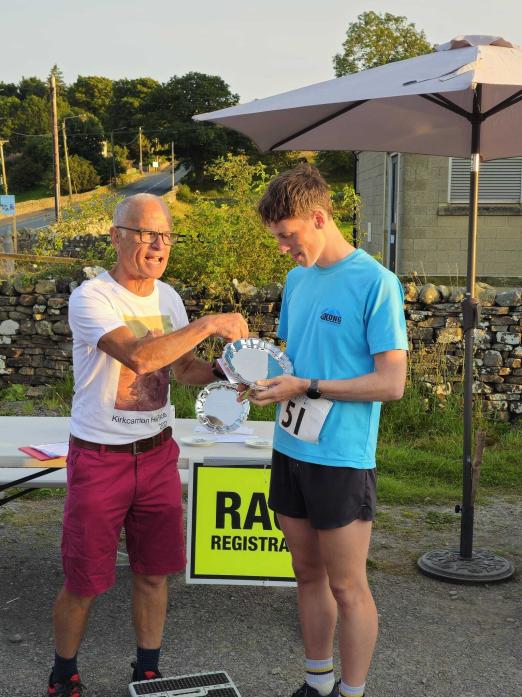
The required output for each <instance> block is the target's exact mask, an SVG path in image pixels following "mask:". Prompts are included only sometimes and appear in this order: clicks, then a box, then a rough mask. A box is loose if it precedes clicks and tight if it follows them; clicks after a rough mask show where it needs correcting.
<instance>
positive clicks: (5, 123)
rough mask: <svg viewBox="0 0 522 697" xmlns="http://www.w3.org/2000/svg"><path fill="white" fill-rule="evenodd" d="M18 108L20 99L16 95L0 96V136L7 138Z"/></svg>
mask: <svg viewBox="0 0 522 697" xmlns="http://www.w3.org/2000/svg"><path fill="white" fill-rule="evenodd" d="M19 108H20V100H19V99H17V98H16V97H12V96H11V97H2V96H0V138H9V136H10V135H11V131H12V130H13V128H14V122H15V117H16V114H17V112H18V109H19Z"/></svg>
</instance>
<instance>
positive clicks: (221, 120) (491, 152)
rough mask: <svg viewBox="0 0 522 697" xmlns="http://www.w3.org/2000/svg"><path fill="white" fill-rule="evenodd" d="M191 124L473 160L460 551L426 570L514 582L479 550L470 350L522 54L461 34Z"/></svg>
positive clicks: (438, 556)
mask: <svg viewBox="0 0 522 697" xmlns="http://www.w3.org/2000/svg"><path fill="white" fill-rule="evenodd" d="M194 118H195V119H196V120H199V121H213V122H214V123H217V124H221V125H223V126H227V127H229V128H233V129H234V130H236V131H239V132H241V133H243V134H244V135H246V136H248V137H250V138H251V139H252V140H253V141H254V142H255V143H256V144H257V145H258V147H259V148H260V149H262V150H268V151H270V150H370V151H383V152H386V151H395V152H408V153H422V154H426V155H446V156H448V157H449V156H456V157H470V156H471V171H470V207H469V226H468V264H467V278H466V294H465V298H464V301H463V303H462V317H463V321H462V324H463V330H464V337H465V351H464V418H463V421H464V443H463V445H464V447H463V487H462V488H463V495H462V505H459V506H458V510H459V511H460V512H461V513H462V518H461V539H460V550H459V552H456V551H455V550H444V551H442V552H440V551H434V552H429V553H427V554H425V555H423V557H421V559H420V560H419V566H420V568H421V570H422V571H424V572H425V573H428V574H430V575H433V576H437V577H438V578H443V579H445V580H459V581H466V580H467V581H472V582H480V583H483V582H485V581H499V580H505V579H507V578H510V577H511V576H512V575H513V573H514V567H513V565H512V564H511V562H508V561H507V560H505V559H503V558H501V557H497V556H496V555H492V554H491V553H490V552H487V551H485V550H480V552H474V551H473V522H474V495H473V463H472V434H473V428H472V426H473V345H474V329H475V328H476V327H477V326H478V323H479V317H480V306H479V303H478V301H477V299H476V298H475V297H474V295H475V276H476V249H477V216H478V184H479V169H480V160H481V159H482V160H493V159H496V158H499V157H513V156H516V155H522V50H520V48H519V47H518V46H515V45H513V44H512V43H510V42H509V41H506V40H505V39H502V38H501V37H498V36H459V37H457V38H456V39H453V40H452V41H450V42H448V43H447V44H444V45H442V46H439V47H438V49H437V51H436V52H435V53H430V54H428V55H425V56H418V57H416V58H410V59H409V60H404V61H398V62H396V63H388V64H387V65H383V66H381V67H378V68H372V69H371V70H365V71H362V72H360V73H356V74H354V75H348V76H346V77H341V78H337V79H335V80H328V81H327V82H320V83H318V84H315V85H311V86H309V87H303V88H301V89H298V90H293V91H291V92H284V93H283V94H279V95H276V96H274V97H267V98H266V99H260V100H256V101H253V102H249V103H248V104H243V105H240V106H236V107H231V108H228V109H222V110H220V111H215V112H212V113H209V114H202V115H200V116H196V117H194Z"/></svg>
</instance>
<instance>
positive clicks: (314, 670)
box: [305, 657, 335, 697]
mask: <svg viewBox="0 0 522 697" xmlns="http://www.w3.org/2000/svg"><path fill="white" fill-rule="evenodd" d="M305 669H306V675H305V681H306V684H307V685H310V687H313V688H314V689H315V690H317V692H318V693H319V694H320V695H321V697H326V695H329V694H330V692H331V691H332V690H333V687H334V685H335V677H334V672H333V657H331V658H325V659H323V660H320V661H312V660H311V659H309V658H305Z"/></svg>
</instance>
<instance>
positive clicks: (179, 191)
mask: <svg viewBox="0 0 522 697" xmlns="http://www.w3.org/2000/svg"><path fill="white" fill-rule="evenodd" d="M176 198H177V199H178V201H184V202H185V203H191V202H192V201H194V199H195V194H194V192H193V191H192V189H191V188H190V186H189V185H188V184H178V185H177V186H176Z"/></svg>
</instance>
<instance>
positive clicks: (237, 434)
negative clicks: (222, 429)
mask: <svg viewBox="0 0 522 697" xmlns="http://www.w3.org/2000/svg"><path fill="white" fill-rule="evenodd" d="M194 433H206V434H207V435H212V440H215V441H216V443H244V442H245V441H246V440H251V438H252V434H253V433H254V429H253V428H250V427H249V426H244V425H243V426H240V427H239V428H236V429H235V431H232V432H231V433H214V432H213V431H209V430H208V428H205V427H204V426H196V427H195V428H194Z"/></svg>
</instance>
